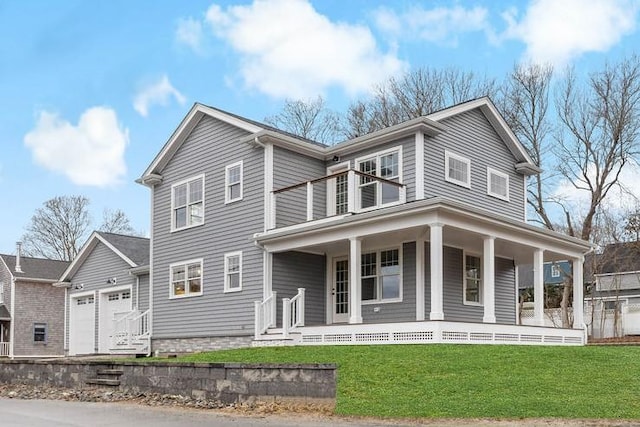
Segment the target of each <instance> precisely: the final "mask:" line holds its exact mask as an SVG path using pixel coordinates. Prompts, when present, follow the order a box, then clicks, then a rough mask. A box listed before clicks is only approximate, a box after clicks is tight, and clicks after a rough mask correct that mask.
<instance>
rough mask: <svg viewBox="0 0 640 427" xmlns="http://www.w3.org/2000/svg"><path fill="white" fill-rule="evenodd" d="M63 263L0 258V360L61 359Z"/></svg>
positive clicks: (37, 259) (33, 259)
mask: <svg viewBox="0 0 640 427" xmlns="http://www.w3.org/2000/svg"><path fill="white" fill-rule="evenodd" d="M68 265H69V263H68V262H64V261H53V260H49V259H40V258H31V257H25V256H22V255H21V253H20V244H18V247H17V251H16V255H0V357H10V358H14V357H60V356H64V349H63V342H64V314H63V313H64V290H62V289H56V288H54V287H53V286H51V285H52V284H53V283H55V282H56V281H57V279H58V277H60V275H61V274H62V272H63V271H64V270H65V269H66V268H67V266H68Z"/></svg>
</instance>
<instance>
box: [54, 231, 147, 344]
mask: <svg viewBox="0 0 640 427" xmlns="http://www.w3.org/2000/svg"><path fill="white" fill-rule="evenodd" d="M55 286H57V287H60V288H64V289H65V291H66V293H65V295H66V297H65V298H66V305H65V307H66V310H64V314H65V315H64V319H65V347H64V348H65V350H66V353H67V354H69V355H79V354H115V353H117V354H127V353H128V354H148V353H149V351H150V348H149V339H150V338H149V321H150V318H149V311H148V310H149V239H147V238H144V237H136V236H125V235H121V234H113V233H105V232H101V231H95V232H93V234H92V235H91V236H90V237H89V239H88V240H87V242H86V243H85V244H84V246H83V247H82V249H81V250H80V252H79V253H78V256H77V257H76V258H75V259H74V260H73V262H72V263H71V264H70V265H69V266H68V268H67V269H66V270H65V271H64V273H62V274H61V275H60V276H59V281H58V283H56V285H55Z"/></svg>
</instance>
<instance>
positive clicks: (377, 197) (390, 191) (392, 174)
mask: <svg viewBox="0 0 640 427" xmlns="http://www.w3.org/2000/svg"><path fill="white" fill-rule="evenodd" d="M356 167H357V169H358V170H359V171H360V172H364V173H366V174H369V175H375V176H378V177H380V178H384V179H385V180H389V181H393V182H397V183H400V179H401V176H402V149H401V147H398V148H393V149H391V150H386V151H381V152H379V153H376V154H372V155H371V156H367V157H362V158H359V159H356ZM399 201H400V186H398V185H393V184H391V183H388V182H382V181H379V180H376V179H374V178H373V177H366V176H360V177H359V179H358V203H359V206H358V208H359V209H367V208H374V207H378V206H383V205H386V204H389V203H397V202H399Z"/></svg>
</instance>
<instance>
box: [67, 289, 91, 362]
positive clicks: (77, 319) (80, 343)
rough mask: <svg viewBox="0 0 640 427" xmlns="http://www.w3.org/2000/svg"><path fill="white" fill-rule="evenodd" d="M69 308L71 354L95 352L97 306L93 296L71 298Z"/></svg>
mask: <svg viewBox="0 0 640 427" xmlns="http://www.w3.org/2000/svg"><path fill="white" fill-rule="evenodd" d="M70 304H71V307H70V308H69V354H71V355H75V354H92V353H94V352H95V338H96V329H95V327H96V322H95V314H96V311H95V310H96V304H95V298H94V296H93V294H92V295H84V296H78V297H73V296H72V297H71V299H70Z"/></svg>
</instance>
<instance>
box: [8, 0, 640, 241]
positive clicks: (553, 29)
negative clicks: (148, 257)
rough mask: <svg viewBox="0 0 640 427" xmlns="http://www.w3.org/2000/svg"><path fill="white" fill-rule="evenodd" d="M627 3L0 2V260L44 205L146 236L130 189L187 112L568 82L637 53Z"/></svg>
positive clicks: (135, 190) (136, 191)
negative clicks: (558, 71)
mask: <svg viewBox="0 0 640 427" xmlns="http://www.w3.org/2000/svg"><path fill="white" fill-rule="evenodd" d="M639 9H640V4H639V3H638V1H627V0H625V1H613V0H602V1H600V0H589V1H585V0H563V1H556V0H532V1H528V2H525V1H516V0H513V1H473V2H465V1H424V2H420V1H404V0H400V1H393V2H389V1H388V2H379V1H372V0H350V1H344V0H342V1H338V0H313V1H308V0H261V1H253V2H250V1H242V2H226V1H219V2H212V1H201V0H195V1H194V0H191V1H188V2H184V1H122V0H111V1H108V2H87V1H44V0H42V1H28V2H26V1H17V0H16V1H13V0H3V1H2V2H0V146H1V147H2V152H1V154H0V194H2V200H3V202H4V203H3V206H2V209H0V252H2V253H11V252H13V250H14V244H15V241H17V240H19V239H20V237H21V236H22V234H23V233H24V228H25V226H26V225H27V224H28V223H29V219H30V217H31V215H32V214H33V213H34V211H35V209H37V208H38V207H40V206H41V205H42V203H43V202H44V201H46V200H47V199H50V198H52V197H54V196H58V195H84V196H86V197H88V198H89V199H90V200H91V213H92V215H93V217H94V218H95V222H96V226H98V225H99V223H100V220H101V218H102V212H103V210H104V209H105V208H109V209H122V210H123V211H124V212H125V213H126V214H127V215H128V216H129V218H130V219H131V221H132V224H133V226H134V228H136V229H137V230H140V231H141V232H143V233H147V232H148V229H149V193H148V190H147V189H146V188H144V187H142V186H140V185H138V184H135V183H134V180H135V179H136V178H138V177H139V176H140V175H141V174H142V172H143V171H144V169H145V168H146V167H147V165H148V164H149V163H150V162H151V161H152V159H153V157H154V156H155V155H156V153H157V152H158V151H159V149H160V148H161V146H162V145H163V144H164V143H165V142H166V140H167V139H168V138H169V136H170V135H171V133H172V132H173V130H174V129H175V128H176V127H177V125H178V124H179V122H180V120H181V119H182V118H183V116H184V115H185V114H186V112H187V111H188V109H189V108H190V106H191V105H192V103H193V102H196V101H198V102H202V103H205V104H209V105H213V106H216V107H218V108H222V109H225V110H228V111H231V112H234V113H236V114H240V115H243V116H245V117H248V118H251V119H255V120H263V119H264V117H266V116H269V115H273V114H275V113H277V112H278V111H279V109H280V108H281V106H282V102H283V100H284V99H285V98H287V97H288V98H300V97H301V98H310V97H315V96H317V95H319V94H320V95H323V96H324V97H325V99H326V100H327V102H328V104H329V106H330V107H331V108H333V109H336V110H339V111H342V110H344V109H345V108H346V106H347V105H348V103H349V101H350V100H352V99H354V98H356V97H361V96H364V95H366V93H367V91H368V90H369V89H370V88H371V85H373V84H374V83H376V82H379V81H381V80H384V79H386V78H388V77H390V76H393V75H399V74H401V73H402V72H404V71H407V70H410V69H413V68H416V67H420V66H430V67H436V68H440V67H448V66H454V67H459V68H460V69H462V70H465V71H473V72H474V73H477V74H480V75H487V76H489V77H497V78H501V77H502V76H504V75H505V73H507V72H508V71H509V70H510V69H511V68H512V67H513V65H514V63H516V62H518V61H523V60H525V61H536V62H549V63H552V64H554V65H555V66H556V67H564V66H565V65H575V66H576V69H577V70H578V71H579V72H581V73H586V72H588V71H589V70H592V69H598V68H599V67H601V66H602V64H603V63H604V62H605V61H606V60H616V59H618V58H620V57H623V56H625V55H630V54H632V53H635V52H636V51H635V49H636V47H637V46H640V33H639V31H638V11H639Z"/></svg>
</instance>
